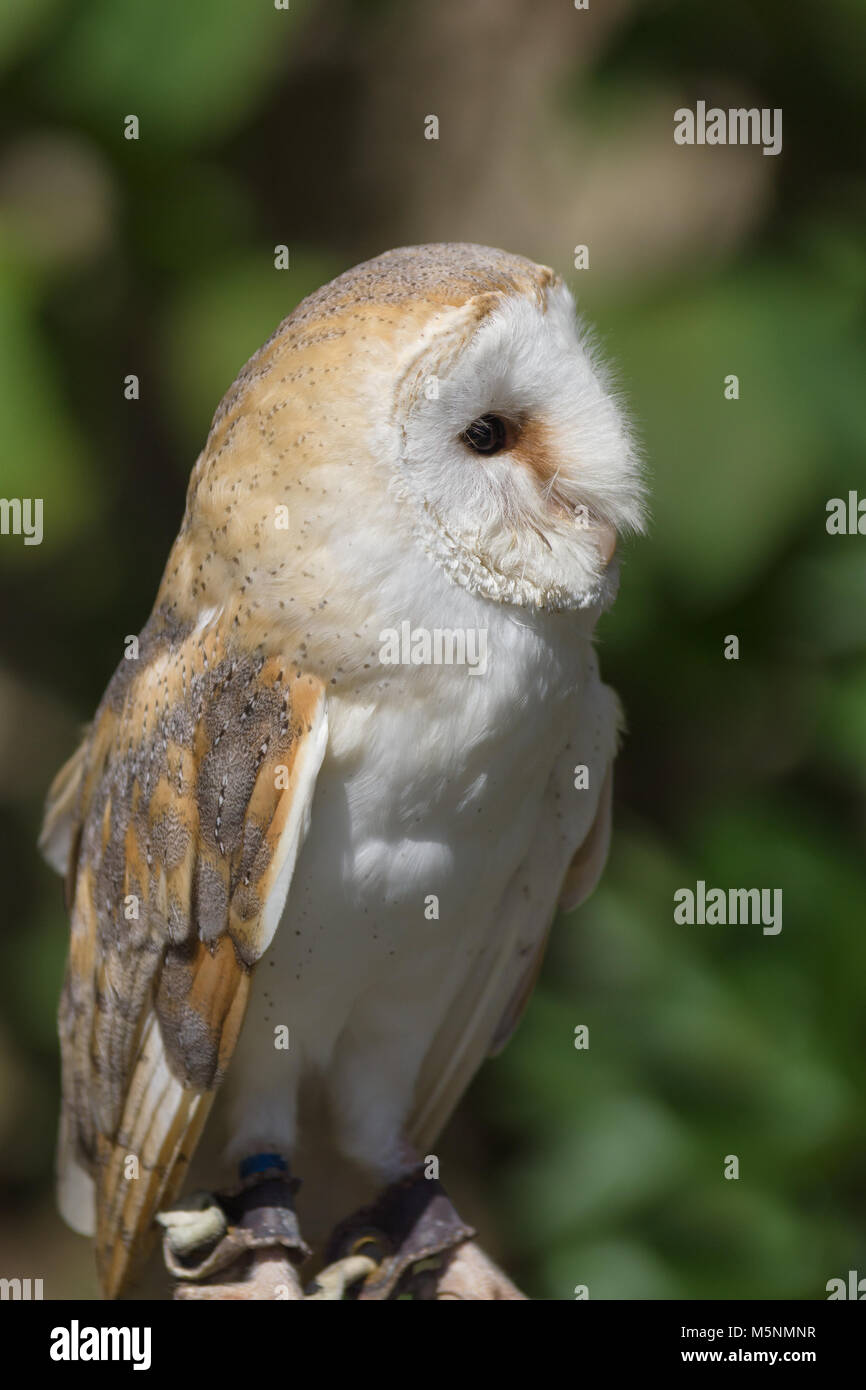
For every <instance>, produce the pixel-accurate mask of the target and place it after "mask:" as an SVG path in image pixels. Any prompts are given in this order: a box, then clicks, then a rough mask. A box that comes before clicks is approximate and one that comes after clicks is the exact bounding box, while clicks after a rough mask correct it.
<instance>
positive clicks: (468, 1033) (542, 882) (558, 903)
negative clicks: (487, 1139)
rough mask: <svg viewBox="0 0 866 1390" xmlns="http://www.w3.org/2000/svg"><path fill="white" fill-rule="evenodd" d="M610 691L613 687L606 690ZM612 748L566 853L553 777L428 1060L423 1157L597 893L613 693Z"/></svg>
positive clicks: (607, 806) (415, 1125)
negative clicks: (562, 927)
mask: <svg viewBox="0 0 866 1390" xmlns="http://www.w3.org/2000/svg"><path fill="white" fill-rule="evenodd" d="M603 689H604V690H605V691H607V689H608V688H607V687H603ZM609 693H610V695H611V697H612V702H611V713H612V717H613V723H612V727H611V734H612V746H611V752H610V756H609V758H608V759H607V761H606V763H605V762H602V763H601V765H600V769H599V770H600V772H601V777H600V779H599V781H600V791H599V794H598V800H597V802H596V807H595V813H594V816H593V819H592V823H591V825H590V827H589V830H588V831H587V833H586V835H585V836H584V837H583V839H582V840H581V841H580V844H579V845H578V846H577V849H576V850H574V852H573V853H571V855H570V857H569V854H568V853H566V854H565V855H564V854H563V851H562V846H561V843H560V839H559V837H558V835H557V833H556V829H557V815H558V812H557V810H556V809H555V808H556V806H557V805H558V804H559V803H558V798H559V797H560V796H561V795H562V783H561V778H560V777H559V776H556V775H555V776H554V777H553V778H552V779H551V782H550V785H549V786H548V789H547V794H546V797H545V804H544V806H543V807H542V814H541V816H540V817H539V823H538V827H537V829H536V833H535V837H534V839H533V841H532V845H531V846H530V849H529V852H528V854H527V856H526V858H525V859H524V861H523V863H522V864H521V865H520V867H519V868H518V870H517V872H516V873H515V874H514V875H513V877H512V879H511V881H510V883H509V885H508V888H507V889H506V892H505V894H504V896H503V899H502V903H501V906H500V913H499V917H498V920H497V924H496V940H495V943H492V944H491V947H490V948H489V949H488V951H485V952H483V953H482V955H481V956H480V958H479V960H478V963H477V965H476V967H475V970H474V971H473V973H472V974H471V975H470V977H469V978H468V980H467V982H466V984H465V985H464V987H463V990H462V991H461V993H460V995H459V997H458V999H457V1001H456V1003H455V1005H454V1007H453V1008H452V1009H451V1010H450V1012H449V1014H448V1017H447V1018H446V1020H445V1023H444V1025H443V1026H442V1028H440V1030H439V1032H438V1033H437V1035H436V1037H435V1039H434V1041H433V1044H432V1046H431V1048H430V1050H429V1052H428V1054H427V1056H426V1058H425V1060H424V1063H423V1066H422V1069H421V1074H420V1076H419V1081H418V1085H417V1087H416V1091H415V1104H414V1110H413V1114H412V1117H411V1120H410V1124H409V1129H408V1135H409V1140H410V1142H411V1143H412V1144H413V1145H414V1147H415V1148H416V1149H417V1150H418V1152H419V1153H422V1154H424V1153H427V1152H428V1151H429V1146H430V1145H431V1144H432V1143H433V1141H434V1140H435V1138H436V1136H437V1135H438V1134H439V1133H440V1132H441V1130H442V1129H443V1128H444V1126H445V1124H446V1123H447V1121H448V1119H449V1116H450V1115H451V1112H452V1111H453V1110H454V1108H455V1106H456V1105H457V1103H458V1101H459V1100H460V1097H461V1096H462V1094H463V1092H464V1091H465V1089H466V1087H467V1086H468V1085H469V1083H470V1081H471V1080H472V1077H473V1076H474V1075H475V1072H476V1071H477V1070H478V1068H479V1067H480V1066H481V1063H482V1062H483V1061H484V1059H485V1057H487V1056H489V1055H491V1054H495V1053H497V1052H499V1051H501V1049H502V1048H503V1047H504V1046H505V1044H506V1043H507V1042H508V1040H509V1038H510V1037H511V1035H512V1033H513V1032H514V1030H515V1028H516V1027H517V1025H518V1023H519V1022H520V1019H521V1017H522V1015H523V1012H524V1010H525V1008H526V1005H527V1004H528V1002H529V998H530V995H531V994H532V991H533V989H534V988H535V984H536V981H537V979H538V975H539V972H540V970H541V965H542V961H543V959H544V953H545V950H546V947H547V941H548V937H549V935H550V928H551V925H552V923H553V919H554V917H555V916H556V913H557V910H558V909H559V908H562V909H563V910H564V911H566V912H568V911H570V910H571V909H572V908H575V907H577V906H578V905H579V904H580V903H582V902H583V901H584V900H585V899H586V898H588V897H589V895H590V894H591V893H592V892H593V890H594V889H595V887H596V884H597V883H598V880H599V878H600V877H601V873H602V870H603V868H604V865H605V861H606V859H607V853H608V848H609V845H610V827H611V805H612V792H613V744H615V741H616V720H617V717H618V705H617V704H616V701H615V697H613V692H612V691H611V692H609Z"/></svg>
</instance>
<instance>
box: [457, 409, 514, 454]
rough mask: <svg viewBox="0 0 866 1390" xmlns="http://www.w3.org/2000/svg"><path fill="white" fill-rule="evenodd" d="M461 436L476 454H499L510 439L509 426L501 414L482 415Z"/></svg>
mask: <svg viewBox="0 0 866 1390" xmlns="http://www.w3.org/2000/svg"><path fill="white" fill-rule="evenodd" d="M460 438H461V439H462V440H463V443H464V444H467V445H468V446H469V448H470V449H472V450H473V451H474V452H475V453H476V454H498V453H499V450H500V449H504V448H505V445H506V443H507V441H508V426H507V424H506V422H505V421H504V420H503V419H502V418H501V416H499V415H480V416H479V417H478V419H477V420H473V421H472V424H471V425H470V426H469V427H468V429H465V430H464V431H463V433H462V434H461V436H460Z"/></svg>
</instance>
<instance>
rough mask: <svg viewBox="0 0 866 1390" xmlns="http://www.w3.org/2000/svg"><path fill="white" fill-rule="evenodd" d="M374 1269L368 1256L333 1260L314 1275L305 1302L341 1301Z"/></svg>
mask: <svg viewBox="0 0 866 1390" xmlns="http://www.w3.org/2000/svg"><path fill="white" fill-rule="evenodd" d="M375 1268H376V1261H375V1260H371V1259H370V1256H369V1255H347V1256H346V1257H345V1259H342V1260H335V1261H334V1263H333V1264H332V1265H327V1266H326V1267H325V1269H323V1270H321V1271H320V1273H319V1274H317V1275H316V1277H315V1279H314V1280H313V1282H312V1284H311V1285H310V1288H311V1290H312V1292H311V1293H308V1294H307V1295H306V1298H305V1301H307V1302H312V1301H313V1300H314V1299H341V1298H342V1297H343V1294H344V1293H345V1292H346V1290H347V1289H348V1288H350V1287H351V1285H352V1284H357V1282H358V1280H359V1279H366V1278H367V1276H368V1275H370V1274H372V1273H373V1270H374V1269H375Z"/></svg>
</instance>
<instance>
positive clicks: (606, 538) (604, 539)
mask: <svg viewBox="0 0 866 1390" xmlns="http://www.w3.org/2000/svg"><path fill="white" fill-rule="evenodd" d="M596 535H597V537H598V549H599V554H600V555H601V561H602V564H603V565H604V566H605V568H607V566H608V565H609V564H610V562H611V560H612V559H613V555H614V551H615V550H616V531H615V530H614V528H613V527H612V526H611V525H609V524H608V522H606V521H602V522H600V523H599V525H598V527H597V528H596Z"/></svg>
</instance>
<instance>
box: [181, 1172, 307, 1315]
mask: <svg viewBox="0 0 866 1390" xmlns="http://www.w3.org/2000/svg"><path fill="white" fill-rule="evenodd" d="M299 1186H300V1184H299V1183H298V1182H297V1181H296V1180H295V1179H292V1178H290V1177H289V1176H288V1174H287V1170H286V1169H285V1168H283V1169H282V1170H276V1169H274V1168H273V1167H271V1168H269V1169H267V1171H261V1172H259V1171H256V1172H254V1173H251V1174H250V1175H249V1176H248V1177H246V1178H245V1179H244V1180H243V1181H242V1182H241V1184H240V1186H239V1187H237V1188H235V1189H233V1190H232V1191H231V1192H223V1193H219V1194H216V1195H211V1194H209V1193H206V1192H205V1193H194V1194H193V1196H192V1197H190V1198H187V1199H186V1200H185V1201H183V1202H181V1203H179V1204H178V1205H177V1206H176V1207H175V1208H173V1209H171V1210H169V1211H166V1212H161V1213H160V1215H159V1218H158V1219H159V1221H160V1224H161V1225H162V1226H163V1227H164V1230H165V1234H164V1237H163V1259H164V1260H165V1265H166V1268H167V1269H168V1271H169V1273H170V1274H173V1275H174V1277H175V1278H176V1279H178V1280H180V1281H181V1284H182V1285H185V1286H186V1289H187V1291H186V1292H178V1294H177V1297H181V1298H194V1297H196V1296H197V1295H196V1294H195V1293H192V1292H189V1291H188V1290H189V1281H190V1280H194V1281H196V1282H198V1283H201V1284H202V1285H203V1286H204V1287H205V1288H206V1289H208V1290H209V1291H207V1292H203V1293H202V1295H201V1296H202V1297H203V1298H273V1297H281V1298H285V1297H289V1298H300V1297H302V1296H303V1295H302V1292H301V1287H300V1284H299V1283H298V1280H297V1276H296V1275H295V1272H294V1267H295V1266H297V1265H300V1264H302V1263H303V1261H304V1260H305V1259H306V1258H307V1256H308V1255H309V1253H310V1252H309V1248H308V1246H307V1245H306V1244H305V1243H304V1241H303V1239H302V1238H301V1233H300V1230H299V1228H298V1219H297V1217H296V1215H295V1207H294V1196H295V1192H296V1191H297V1189H298V1187H299ZM250 1256H252V1257H253V1258H252V1259H250V1258H249V1257H250ZM263 1261H264V1263H265V1264H267V1263H268V1262H270V1264H272V1265H276V1264H279V1266H280V1268H279V1270H276V1271H275V1273H274V1278H273V1279H272V1281H271V1282H275V1283H277V1284H279V1285H280V1286H281V1287H282V1286H284V1285H286V1284H287V1283H288V1284H289V1285H290V1286H291V1292H289V1293H281V1294H279V1295H275V1294H272V1293H268V1292H264V1293H257V1292H255V1291H253V1292H249V1291H248V1290H249V1289H250V1288H253V1286H255V1287H258V1285H259V1284H261V1283H262V1280H264V1284H263V1285H262V1286H263V1287H265V1286H266V1285H267V1281H268V1279H270V1278H271V1275H270V1274H268V1273H265V1274H262V1275H261V1277H259V1276H258V1275H256V1274H255V1271H256V1270H257V1269H259V1266H262V1262H263ZM229 1269H235V1270H239V1271H243V1270H246V1271H247V1273H246V1274H243V1273H242V1274H241V1277H240V1280H239V1281H238V1282H235V1281H230V1282H228V1283H225V1284H220V1285H215V1284H210V1285H205V1282H204V1281H206V1280H209V1279H211V1278H212V1277H213V1276H215V1275H221V1276H224V1275H225V1273H226V1271H227V1270H229ZM251 1270H252V1271H253V1276H254V1277H252V1282H251V1276H250V1273H249V1271H251ZM238 1287H240V1288H244V1289H246V1290H247V1291H246V1292H242V1293H232V1292H229V1291H228V1290H230V1289H233V1288H238ZM214 1289H223V1290H224V1292H222V1293H219V1292H213V1290H214Z"/></svg>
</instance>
